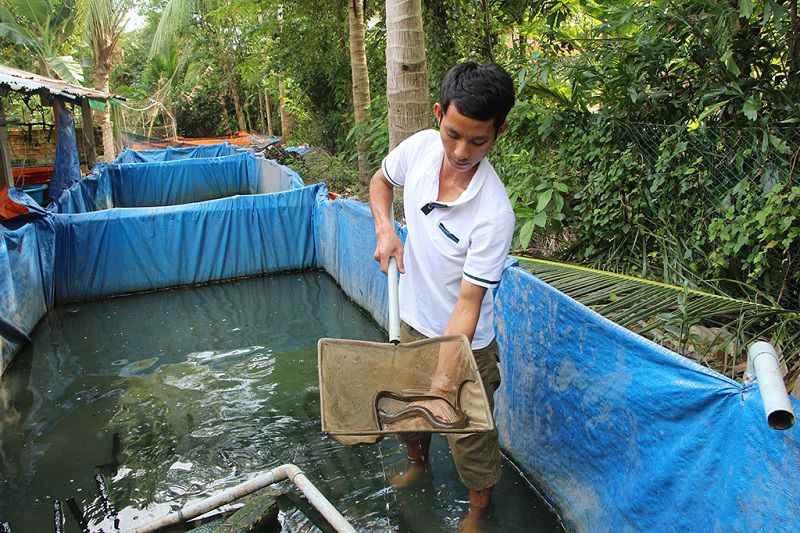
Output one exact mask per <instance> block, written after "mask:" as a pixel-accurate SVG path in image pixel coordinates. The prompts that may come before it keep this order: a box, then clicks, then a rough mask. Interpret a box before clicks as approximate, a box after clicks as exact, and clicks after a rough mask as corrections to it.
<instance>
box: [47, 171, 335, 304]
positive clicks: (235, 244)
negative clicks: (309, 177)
mask: <svg viewBox="0 0 800 533" xmlns="http://www.w3.org/2000/svg"><path fill="white" fill-rule="evenodd" d="M318 195H327V189H325V186H324V185H323V184H317V185H314V186H310V187H304V188H302V189H295V190H292V191H287V192H284V193H276V194H263V195H251V196H236V197H232V198H223V199H219V200H213V201H209V202H200V203H194V204H190V205H183V206H167V207H152V208H129V209H110V210H106V211H98V212H95V213H80V214H74V215H59V216H57V217H55V221H56V263H55V287H56V301H58V302H66V301H72V300H85V299H88V298H96V297H98V296H108V295H112V294H121V293H128V292H135V291H142V290H149V289H154V288H162V287H172V286H175V285H185V284H193V283H203V282H207V281H212V280H218V279H227V278H235V277H240V276H252V275H255V274H262V273H267V272H277V271H282V270H295V269H301V268H310V267H314V266H316V253H315V248H314V227H313V221H314V216H313V214H314V205H315V203H316V199H317V196H318Z"/></svg>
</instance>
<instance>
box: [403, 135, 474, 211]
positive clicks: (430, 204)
mask: <svg viewBox="0 0 800 533" xmlns="http://www.w3.org/2000/svg"><path fill="white" fill-rule="evenodd" d="M437 159H438V161H439V165H438V166H437V167H436V169H437V171H436V179H435V180H431V181H430V182H429V183H431V187H429V188H428V190H427V191H426V194H425V195H423V196H422V198H421V199H420V205H419V208H420V209H421V210H422V212H423V213H424V214H426V215H427V214H428V213H430V212H431V211H433V210H434V209H437V208H447V207H455V206H457V205H461V204H464V203H466V202H469V201H470V200H472V199H473V198H474V197H475V195H476V194H478V192H479V191H480V190H481V187H483V183H484V182H485V181H486V175H487V168H488V165H489V160H488V159H486V157H484V158H483V159H481V161H480V162H479V163H478V169H477V170H476V171H475V174H474V175H473V176H472V179H471V180H470V181H469V185H467V188H466V189H464V192H462V193H461V195H460V196H459V197H458V198H456V199H455V200H453V201H452V202H440V201H438V200H437V199H436V197H437V196H439V174H440V173H441V169H442V163H443V161H444V149H442V151H441V153H440V156H439V157H438V158H437Z"/></svg>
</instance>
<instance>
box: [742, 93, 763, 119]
mask: <svg viewBox="0 0 800 533" xmlns="http://www.w3.org/2000/svg"><path fill="white" fill-rule="evenodd" d="M759 109H761V102H760V101H759V100H758V99H757V98H755V97H754V96H749V97H748V98H747V100H745V101H744V106H742V112H743V113H744V116H746V117H747V118H748V119H749V120H755V119H757V118H758V110H759Z"/></svg>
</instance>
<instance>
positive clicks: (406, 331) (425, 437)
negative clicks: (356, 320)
mask: <svg viewBox="0 0 800 533" xmlns="http://www.w3.org/2000/svg"><path fill="white" fill-rule="evenodd" d="M423 339H427V337H426V336H425V335H423V334H422V333H420V332H419V331H417V330H415V329H414V328H412V327H411V326H409V325H408V324H406V323H405V322H402V323H401V324H400V342H401V343H406V342H412V341H419V340H423ZM395 436H396V437H397V440H399V441H400V442H402V443H403V444H404V445H405V447H406V455H407V457H408V465H407V466H406V470H405V472H403V473H402V474H400V475H397V476H394V477H393V478H392V479H391V480H390V481H389V483H390V484H391V485H392V487H394V488H396V489H399V488H403V487H408V486H411V485H414V484H416V483H417V482H418V481H420V480H422V479H424V478H426V477H429V475H430V474H431V469H430V464H429V463H428V459H429V452H430V449H431V434H430V433H400V434H398V435H395Z"/></svg>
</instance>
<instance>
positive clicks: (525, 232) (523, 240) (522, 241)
mask: <svg viewBox="0 0 800 533" xmlns="http://www.w3.org/2000/svg"><path fill="white" fill-rule="evenodd" d="M535 227H536V225H535V222H534V221H533V219H531V220H528V221H527V222H525V224H523V225H522V228H521V229H520V230H519V245H520V247H521V248H527V247H528V245H530V243H531V237H533V230H534V228H535Z"/></svg>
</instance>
